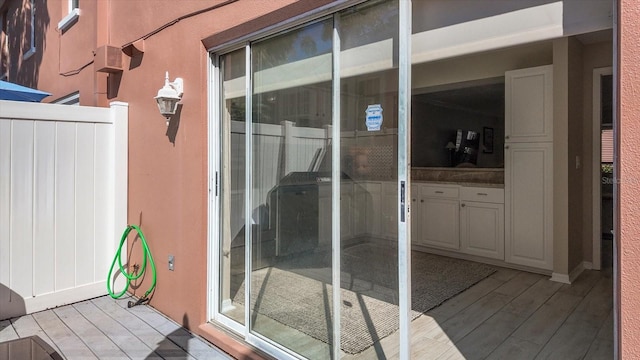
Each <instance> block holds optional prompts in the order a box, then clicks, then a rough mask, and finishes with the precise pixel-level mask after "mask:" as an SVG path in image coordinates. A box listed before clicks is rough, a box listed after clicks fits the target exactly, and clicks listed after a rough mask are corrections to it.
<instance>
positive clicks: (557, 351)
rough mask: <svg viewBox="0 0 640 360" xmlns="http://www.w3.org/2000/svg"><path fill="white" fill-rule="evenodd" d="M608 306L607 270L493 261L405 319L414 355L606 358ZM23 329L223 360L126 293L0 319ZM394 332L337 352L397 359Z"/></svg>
mask: <svg viewBox="0 0 640 360" xmlns="http://www.w3.org/2000/svg"><path fill="white" fill-rule="evenodd" d="M612 308H613V285H612V277H611V270H610V269H609V270H607V271H585V272H584V273H583V274H582V275H581V276H580V277H579V278H578V280H577V281H576V282H574V283H573V284H571V285H565V284H560V283H556V282H552V281H549V279H548V277H547V276H542V275H538V274H532V273H527V272H522V271H516V270H510V269H500V270H499V271H498V272H496V273H494V274H493V275H491V276H490V277H488V278H486V279H484V280H482V281H480V282H479V283H478V284H476V285H474V286H472V287H471V288H469V289H468V290H466V291H464V292H463V293H461V294H459V295H457V296H455V297H453V298H451V299H449V300H448V301H446V302H445V303H444V304H442V305H441V306H439V307H437V308H435V309H433V310H431V311H429V312H427V313H426V314H424V315H422V316H420V317H419V318H417V319H416V320H414V321H413V322H412V324H411V326H412V339H411V340H412V358H413V359H429V360H430V359H438V360H445V359H491V360H496V359H519V360H520V359H563V360H564V359H587V360H593V359H607V360H608V359H612V358H613V312H612ZM267 320H269V321H268V322H267V325H268V324H272V326H273V328H274V331H275V330H278V331H277V333H278V334H281V335H283V336H285V337H286V339H283V338H280V341H283V342H285V343H290V345H291V347H292V348H295V347H296V344H297V346H299V347H302V348H304V349H302V348H298V349H297V350H298V351H301V350H302V351H301V352H302V353H305V354H307V355H308V356H312V357H315V355H317V356H319V357H326V356H328V350H327V346H326V344H324V343H321V342H320V341H319V340H316V339H313V338H310V337H309V336H307V335H305V334H302V333H299V332H295V333H298V334H297V335H295V334H293V335H292V331H291V329H283V328H282V327H283V325H281V324H279V323H275V322H274V321H272V320H270V319H268V318H266V317H260V316H258V319H257V320H256V321H258V322H261V321H267ZM276 325H277V326H276ZM278 326H279V327H278ZM285 330H289V331H285ZM285 334H287V335H285ZM30 335H39V336H40V337H41V338H42V339H43V340H45V341H46V342H47V343H49V344H51V345H52V346H53V347H54V348H55V349H56V350H59V352H60V353H61V354H63V355H64V356H65V357H66V358H67V359H95V358H99V359H104V358H111V359H129V358H131V359H167V358H174V359H175V358H178V359H229V357H228V356H227V355H226V354H224V353H222V352H221V351H220V350H218V349H216V348H215V347H213V346H212V345H211V344H209V343H208V342H206V341H204V340H202V339H200V338H199V337H197V336H195V335H193V334H191V333H189V332H188V331H186V330H185V329H183V328H182V327H180V326H179V325H178V324H176V323H175V322H173V321H171V320H169V319H167V318H166V317H165V316H163V315H161V314H160V313H158V312H157V311H155V310H153V309H152V308H150V307H147V306H137V307H134V308H132V309H127V308H126V301H114V300H112V299H110V298H108V297H101V298H97V299H93V300H89V301H84V302H81V303H77V304H73V305H69V306H65V307H61V308H57V309H53V310H48V311H44V312H39V313H35V314H32V315H27V316H23V317H20V318H17V319H13V320H11V321H2V322H0V342H1V341H5V340H10V339H15V338H18V337H27V336H30ZM398 336H399V334H398V333H395V334H392V335H390V336H388V337H386V338H384V339H383V340H382V341H381V342H380V343H378V344H376V345H375V346H373V347H371V348H369V349H367V350H365V351H364V352H362V353H360V354H358V355H355V356H354V355H348V354H343V356H344V358H345V359H376V358H386V359H397V358H398V348H397V344H398V338H397V337H398ZM316 342H317V344H316ZM314 348H315V349H316V350H312V349H314ZM305 350H306V351H305ZM314 354H315V355H314ZM0 355H2V354H0ZM1 357H2V356H0V358H1Z"/></svg>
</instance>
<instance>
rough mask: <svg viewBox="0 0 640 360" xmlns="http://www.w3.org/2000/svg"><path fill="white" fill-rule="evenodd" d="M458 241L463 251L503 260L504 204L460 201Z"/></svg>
mask: <svg viewBox="0 0 640 360" xmlns="http://www.w3.org/2000/svg"><path fill="white" fill-rule="evenodd" d="M460 242H461V247H462V251H463V252H464V253H467V254H471V255H477V256H483V257H488V258H493V259H500V260H504V205H503V204H493V203H485V202H473V201H462V202H461V204H460Z"/></svg>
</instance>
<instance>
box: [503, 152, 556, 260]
mask: <svg viewBox="0 0 640 360" xmlns="http://www.w3.org/2000/svg"><path fill="white" fill-rule="evenodd" d="M504 154H505V174H504V175H505V179H504V180H505V261H507V262H511V263H514V264H520V265H526V266H532V267H536V268H541V269H549V270H550V269H552V268H553V145H552V143H519V144H518V143H513V144H508V145H506V146H505V152H504Z"/></svg>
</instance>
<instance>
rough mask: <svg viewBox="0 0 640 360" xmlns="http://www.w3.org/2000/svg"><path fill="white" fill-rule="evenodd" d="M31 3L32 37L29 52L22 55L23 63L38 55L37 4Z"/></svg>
mask: <svg viewBox="0 0 640 360" xmlns="http://www.w3.org/2000/svg"><path fill="white" fill-rule="evenodd" d="M29 3H30V4H31V24H30V25H31V36H30V37H29V41H30V43H29V44H30V45H31V46H30V47H29V50H28V51H27V52H26V53H24V54H22V61H25V60H27V59H28V58H30V57H31V56H33V54H35V53H36V33H35V32H36V27H35V22H36V4H35V0H31V1H29Z"/></svg>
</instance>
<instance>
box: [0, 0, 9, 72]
mask: <svg viewBox="0 0 640 360" xmlns="http://www.w3.org/2000/svg"><path fill="white" fill-rule="evenodd" d="M8 18H9V17H8V14H7V11H6V10H5V11H2V12H0V80H7V78H8V77H9V46H8V43H9V41H8V36H7V29H8V28H7V21H8Z"/></svg>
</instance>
